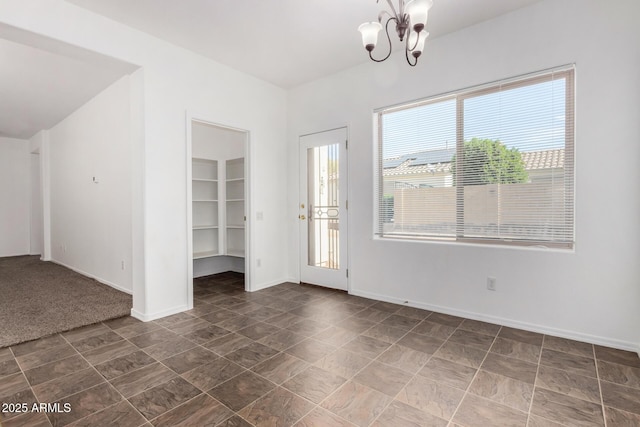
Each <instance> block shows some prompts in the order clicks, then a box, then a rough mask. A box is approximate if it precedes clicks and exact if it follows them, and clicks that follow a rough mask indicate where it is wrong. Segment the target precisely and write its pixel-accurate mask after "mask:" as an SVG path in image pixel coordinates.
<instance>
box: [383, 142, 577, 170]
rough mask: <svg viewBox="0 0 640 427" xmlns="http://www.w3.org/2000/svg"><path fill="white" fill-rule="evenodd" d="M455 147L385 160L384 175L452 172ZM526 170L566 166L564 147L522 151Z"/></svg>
mask: <svg viewBox="0 0 640 427" xmlns="http://www.w3.org/2000/svg"><path fill="white" fill-rule="evenodd" d="M455 153H456V149H455V148H449V149H441V150H429V151H420V152H417V153H412V154H405V155H404V156H401V157H395V158H391V159H384V160H383V162H382V163H383V168H384V176H392V175H412V174H425V173H429V174H433V173H440V172H445V173H449V172H451V158H452V157H453V155H454V154H455ZM522 160H523V161H524V167H525V170H528V171H531V170H540V169H554V168H562V167H564V149H563V148H557V149H554V150H543V151H530V152H523V153H522Z"/></svg>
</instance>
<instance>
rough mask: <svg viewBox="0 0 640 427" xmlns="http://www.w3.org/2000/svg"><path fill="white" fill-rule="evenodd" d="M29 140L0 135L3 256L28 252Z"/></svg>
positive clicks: (0, 252)
mask: <svg viewBox="0 0 640 427" xmlns="http://www.w3.org/2000/svg"><path fill="white" fill-rule="evenodd" d="M29 156H30V154H29V141H25V140H22V139H15V138H4V137H0V257H3V256H12V255H26V254H28V253H29V245H30V237H29V227H30V216H29V210H30V209H29V203H30V197H29V194H30V192H29V186H30V179H31V178H30V175H31V167H30V157H29Z"/></svg>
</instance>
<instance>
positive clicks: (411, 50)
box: [406, 28, 420, 52]
mask: <svg viewBox="0 0 640 427" xmlns="http://www.w3.org/2000/svg"><path fill="white" fill-rule="evenodd" d="M407 31H408V32H407V47H406V50H407V51H408V52H413V49H415V48H416V47H418V42H419V41H420V33H416V35H417V37H416V42H415V44H414V45H413V47H409V39H411V28H409V29H408V30H407ZM413 32H414V33H415V31H413Z"/></svg>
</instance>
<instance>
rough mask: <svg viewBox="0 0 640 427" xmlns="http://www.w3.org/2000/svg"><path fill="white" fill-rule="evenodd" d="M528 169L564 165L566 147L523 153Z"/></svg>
mask: <svg viewBox="0 0 640 427" xmlns="http://www.w3.org/2000/svg"><path fill="white" fill-rule="evenodd" d="M522 160H524V168H525V169H526V170H528V171H529V170H536V169H555V168H563V167H564V148H558V149H555V150H544V151H530V152H528V153H522Z"/></svg>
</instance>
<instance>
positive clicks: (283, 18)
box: [0, 0, 540, 139]
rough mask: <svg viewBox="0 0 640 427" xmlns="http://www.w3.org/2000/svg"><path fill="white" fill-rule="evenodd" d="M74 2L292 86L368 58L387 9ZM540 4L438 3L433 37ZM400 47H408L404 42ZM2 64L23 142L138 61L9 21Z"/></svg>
mask: <svg viewBox="0 0 640 427" xmlns="http://www.w3.org/2000/svg"><path fill="white" fill-rule="evenodd" d="M66 1H67V2H69V3H72V4H75V5H77V6H80V7H83V8H86V9H88V10H90V11H93V12H95V13H98V14H101V15H104V16H106V17H108V18H110V19H113V20H115V21H119V22H121V23H123V24H125V25H128V26H130V27H133V28H136V29H139V30H141V31H143V32H146V33H149V34H151V35H153V36H155V37H158V38H160V39H164V40H166V41H168V42H170V43H173V44H175V45H178V46H182V47H184V48H186V49H189V50H192V51H194V52H197V53H199V54H202V55H204V56H207V57H209V58H211V59H213V60H215V61H218V62H220V63H223V64H226V65H228V66H230V67H232V68H234V69H236V70H239V71H242V72H245V73H247V74H250V75H253V76H255V77H257V78H259V79H262V80H265V81H268V82H271V83H273V84H274V85H276V86H279V87H282V88H285V89H289V88H292V87H295V86H297V85H300V84H303V83H306V82H309V81H312V80H315V79H317V78H320V77H323V76H327V75H330V74H333V73H335V72H338V71H340V70H343V69H346V68H349V67H352V66H355V65H358V64H361V63H363V62H367V61H369V59H368V56H367V54H366V52H365V50H364V48H363V47H362V44H361V41H360V34H359V33H358V31H357V27H358V25H359V24H361V23H362V22H365V21H371V20H375V19H376V17H377V15H378V13H379V11H380V10H382V9H385V8H387V7H388V5H387V4H386V3H385V1H384V0H379V4H376V1H375V0H272V1H266V0H181V1H176V0H135V1H131V0H66ZM538 1H540V0H434V6H433V8H432V10H431V13H430V18H429V24H428V30H429V31H430V33H431V36H430V38H434V37H438V36H441V35H443V34H447V33H450V32H453V31H457V30H459V29H462V28H464V27H467V26H470V25H473V24H476V23H479V22H482V21H485V20H488V19H491V18H494V17H496V16H499V15H502V14H505V13H508V12H510V11H513V10H515V9H519V8H522V7H526V6H528V5H530V4H532V3H536V2H538ZM394 3H395V0H394ZM427 43H428V42H427ZM382 47H384V41H381V48H382ZM394 48H395V49H401V48H402V46H401V44H400V43H399V42H398V41H397V40H394ZM427 49H428V47H427ZM382 54H383V52H379V53H378V55H382ZM0 64H2V67H0V99H2V102H1V103H0V136H6V137H13V138H21V139H28V138H30V137H31V136H33V135H34V134H35V133H36V132H38V131H40V130H42V129H50V128H51V127H53V126H54V125H55V124H57V123H58V122H60V121H61V120H62V119H64V118H65V117H67V116H68V115H69V114H71V113H72V112H73V111H75V110H76V109H77V108H79V107H80V106H82V105H83V104H85V103H86V102H87V101H88V100H90V99H91V98H93V97H94V96H95V95H97V94H98V93H99V92H101V91H102V90H103V89H105V88H106V87H108V86H109V85H110V84H111V83H113V82H114V81H116V80H118V79H119V78H120V77H122V76H124V75H126V74H129V73H131V72H132V71H133V70H134V69H135V68H136V67H135V66H133V65H131V64H127V63H124V62H121V61H118V60H116V59H113V58H109V57H106V56H104V55H100V54H97V53H95V52H90V51H86V50H83V49H81V48H78V47H74V46H70V45H66V44H63V43H61V42H57V41H54V40H51V39H48V38H46V37H43V36H39V35H36V34H33V33H28V32H26V31H22V30H19V29H16V28H13V27H9V26H7V25H4V24H2V23H0Z"/></svg>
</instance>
